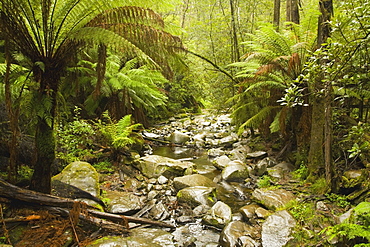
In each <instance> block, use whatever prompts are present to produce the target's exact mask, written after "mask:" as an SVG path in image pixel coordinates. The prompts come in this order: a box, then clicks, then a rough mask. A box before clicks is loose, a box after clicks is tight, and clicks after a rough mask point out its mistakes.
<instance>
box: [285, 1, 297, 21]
mask: <svg viewBox="0 0 370 247" xmlns="http://www.w3.org/2000/svg"><path fill="white" fill-rule="evenodd" d="M298 1H299V0H287V1H286V21H287V22H293V23H295V24H299V19H300V17H299V4H298Z"/></svg>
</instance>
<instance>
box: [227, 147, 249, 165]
mask: <svg viewBox="0 0 370 247" xmlns="http://www.w3.org/2000/svg"><path fill="white" fill-rule="evenodd" d="M250 151H251V148H250V147H249V146H247V145H239V146H237V147H236V148H234V149H233V150H231V151H230V159H232V160H241V161H245V160H246V158H247V154H248V153H250Z"/></svg>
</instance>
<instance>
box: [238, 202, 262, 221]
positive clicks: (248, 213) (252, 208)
mask: <svg viewBox="0 0 370 247" xmlns="http://www.w3.org/2000/svg"><path fill="white" fill-rule="evenodd" d="M259 207H260V206H258V205H257V204H249V205H246V206H244V207H241V208H240V209H239V211H240V212H241V213H242V215H243V217H244V219H245V220H246V221H250V220H251V219H253V218H254V217H255V215H256V209H257V208H259Z"/></svg>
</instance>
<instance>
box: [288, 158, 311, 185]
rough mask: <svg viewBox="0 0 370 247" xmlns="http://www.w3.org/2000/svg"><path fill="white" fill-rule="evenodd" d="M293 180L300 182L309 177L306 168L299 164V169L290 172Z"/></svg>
mask: <svg viewBox="0 0 370 247" xmlns="http://www.w3.org/2000/svg"><path fill="white" fill-rule="evenodd" d="M292 175H293V177H294V178H296V179H299V180H301V181H303V180H305V179H306V178H307V177H308V175H309V170H308V167H307V166H306V165H305V164H304V163H303V162H301V164H300V166H299V168H298V169H297V170H295V171H293V172H292Z"/></svg>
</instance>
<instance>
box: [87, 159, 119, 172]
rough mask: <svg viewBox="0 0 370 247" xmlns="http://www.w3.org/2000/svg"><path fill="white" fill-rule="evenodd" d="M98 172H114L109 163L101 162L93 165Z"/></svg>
mask: <svg viewBox="0 0 370 247" xmlns="http://www.w3.org/2000/svg"><path fill="white" fill-rule="evenodd" d="M92 166H93V167H94V168H95V169H96V170H97V171H98V172H114V169H113V168H112V164H111V163H110V162H109V161H100V162H97V163H94V164H93V165H92Z"/></svg>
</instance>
